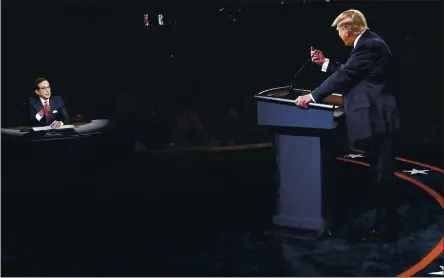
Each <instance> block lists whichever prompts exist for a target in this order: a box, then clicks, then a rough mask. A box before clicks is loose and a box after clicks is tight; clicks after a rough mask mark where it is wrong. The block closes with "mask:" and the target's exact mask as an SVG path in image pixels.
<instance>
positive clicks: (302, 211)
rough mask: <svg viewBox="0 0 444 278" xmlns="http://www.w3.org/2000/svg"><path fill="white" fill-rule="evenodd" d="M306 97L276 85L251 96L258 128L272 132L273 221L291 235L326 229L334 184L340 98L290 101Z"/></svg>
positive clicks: (315, 232) (302, 92) (297, 91)
mask: <svg viewBox="0 0 444 278" xmlns="http://www.w3.org/2000/svg"><path fill="white" fill-rule="evenodd" d="M308 93H310V91H309V90H302V89H297V90H295V91H292V92H289V89H288V87H279V88H274V89H269V90H266V91H263V92H260V93H258V94H256V95H255V96H254V98H255V99H256V101H257V122H258V125H262V126H268V127H272V128H273V130H274V133H275V148H276V162H277V168H278V174H279V182H278V183H279V184H278V193H277V213H276V215H275V216H274V218H273V222H274V224H275V225H276V226H280V227H282V228H286V229H291V230H292V232H291V234H293V235H295V236H296V235H297V233H294V232H295V231H297V230H299V231H301V230H302V231H304V233H303V234H307V233H306V232H308V234H312V232H314V234H315V236H318V235H320V234H322V233H323V231H324V229H325V228H326V226H327V225H328V217H326V215H328V211H327V210H329V209H328V208H327V206H326V202H325V201H326V198H328V196H326V195H330V194H328V193H327V192H329V191H330V190H331V188H332V184H333V180H332V179H333V171H332V165H333V163H334V155H333V150H334V144H333V142H334V137H335V132H334V131H335V130H336V129H337V127H338V124H337V118H338V117H340V116H342V114H343V113H342V111H341V107H340V106H341V105H342V95H341V94H334V95H332V96H330V97H328V98H326V99H324V100H323V101H322V103H310V104H309V108H308V109H302V108H298V107H297V106H296V104H295V99H296V98H297V97H298V96H299V95H305V94H308ZM330 192H331V191H330Z"/></svg>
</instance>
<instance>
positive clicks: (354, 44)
mask: <svg viewBox="0 0 444 278" xmlns="http://www.w3.org/2000/svg"><path fill="white" fill-rule="evenodd" d="M364 32H365V30H364ZM364 32H362V33H361V34H359V36H358V37H357V38H356V40H355V41H354V42H353V47H356V44H357V43H358V40H359V38H360V37H361V36H362V34H364ZM329 62H330V59H328V58H325V61H324V63H323V64H322V67H321V71H323V72H326V71H327V68H328V63H329ZM310 96H311V99H312V100H313V102H316V101H315V100H314V98H313V96H312V95H311V94H310Z"/></svg>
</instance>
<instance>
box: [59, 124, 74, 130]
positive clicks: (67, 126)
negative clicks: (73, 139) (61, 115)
mask: <svg viewBox="0 0 444 278" xmlns="http://www.w3.org/2000/svg"><path fill="white" fill-rule="evenodd" d="M61 128H75V126H73V125H62V126H61V127H57V129H61Z"/></svg>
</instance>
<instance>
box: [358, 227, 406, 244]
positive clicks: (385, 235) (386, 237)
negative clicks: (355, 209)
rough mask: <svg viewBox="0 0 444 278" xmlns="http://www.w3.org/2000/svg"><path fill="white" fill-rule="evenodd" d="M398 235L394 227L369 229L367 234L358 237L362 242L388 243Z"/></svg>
mask: <svg viewBox="0 0 444 278" xmlns="http://www.w3.org/2000/svg"><path fill="white" fill-rule="evenodd" d="M398 237H399V232H398V230H396V229H392V230H384V231H378V230H376V229H373V230H370V231H369V232H368V233H367V234H364V235H362V236H361V237H360V241H361V242H363V243H389V242H395V241H396V240H397V239H398Z"/></svg>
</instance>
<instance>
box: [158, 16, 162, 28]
mask: <svg viewBox="0 0 444 278" xmlns="http://www.w3.org/2000/svg"><path fill="white" fill-rule="evenodd" d="M157 18H158V19H159V25H160V26H162V25H163V15H162V14H159V15H158V16H157Z"/></svg>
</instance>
